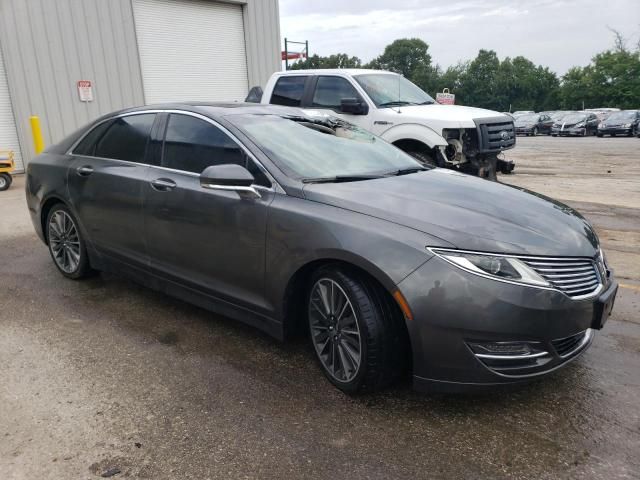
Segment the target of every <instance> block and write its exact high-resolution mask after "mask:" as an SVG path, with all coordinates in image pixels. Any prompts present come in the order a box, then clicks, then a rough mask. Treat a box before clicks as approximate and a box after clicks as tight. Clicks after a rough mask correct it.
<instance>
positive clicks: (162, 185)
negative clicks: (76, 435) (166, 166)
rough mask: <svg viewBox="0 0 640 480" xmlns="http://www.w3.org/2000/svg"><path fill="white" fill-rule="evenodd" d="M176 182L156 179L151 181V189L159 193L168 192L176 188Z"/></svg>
mask: <svg viewBox="0 0 640 480" xmlns="http://www.w3.org/2000/svg"><path fill="white" fill-rule="evenodd" d="M176 186H177V185H176V182H174V181H173V180H169V179H167V178H156V179H155V180H152V181H151V187H152V188H153V189H154V190H157V191H159V192H168V191H169V190H173V189H174V188H176Z"/></svg>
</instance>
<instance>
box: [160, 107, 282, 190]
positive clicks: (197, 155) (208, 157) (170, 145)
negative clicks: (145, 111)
mask: <svg viewBox="0 0 640 480" xmlns="http://www.w3.org/2000/svg"><path fill="white" fill-rule="evenodd" d="M229 163H232V164H236V165H241V166H243V167H245V168H247V170H249V171H250V172H251V173H252V174H253V176H254V178H255V179H256V182H255V183H256V184H258V185H264V186H271V182H269V180H268V178H267V177H266V175H265V174H264V173H263V172H262V170H260V168H259V167H258V166H257V165H256V164H255V163H254V162H253V161H252V160H251V159H250V158H249V157H248V156H247V155H246V154H245V153H244V151H243V150H242V148H240V146H239V145H238V144H237V143H236V142H235V141H234V140H233V139H232V138H231V137H229V136H228V135H227V134H226V133H224V132H223V131H222V130H220V129H219V128H218V127H216V126H215V125H212V124H210V123H209V122H205V121H204V120H201V119H199V118H194V117H191V116H188V115H178V114H172V115H171V116H170V117H169V124H168V125H167V133H166V135H165V140H164V153H163V156H162V165H163V166H164V167H167V168H173V169H175V170H185V171H187V172H192V173H202V171H203V170H204V169H205V168H207V167H210V166H212V165H224V164H229Z"/></svg>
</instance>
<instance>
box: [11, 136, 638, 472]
mask: <svg viewBox="0 0 640 480" xmlns="http://www.w3.org/2000/svg"><path fill="white" fill-rule="evenodd" d="M638 147H640V139H624V138H615V139H595V138H594V139H591V138H585V139H583V138H579V139H567V138H561V139H554V138H547V137H538V138H524V139H521V140H519V143H518V146H517V147H516V149H514V150H513V151H512V152H510V155H509V156H510V157H511V158H513V159H514V160H515V161H516V162H517V167H516V171H515V173H514V174H513V175H509V176H503V177H502V178H501V180H502V181H505V182H509V183H512V184H514V185H518V186H521V187H526V188H531V189H534V190H538V191H540V192H542V193H545V194H548V195H551V196H554V197H556V198H558V199H562V200H566V201H568V202H569V203H570V204H571V205H573V206H576V207H577V208H579V209H580V210H581V211H582V212H583V213H584V214H585V215H586V216H587V217H588V218H589V219H590V220H592V221H593V222H594V224H595V225H596V228H597V230H598V232H599V235H600V237H601V239H602V240H603V243H604V245H605V248H606V249H607V252H608V254H609V258H610V261H611V263H612V264H613V265H614V267H615V268H616V270H617V272H618V276H619V279H620V280H621V282H622V285H623V286H622V288H621V289H620V292H619V298H618V301H617V304H616V308H615V311H614V314H613V316H612V318H611V319H610V320H609V322H608V323H607V325H606V328H605V329H604V331H602V332H601V333H599V334H598V335H597V336H596V338H595V341H594V344H593V346H592V348H591V349H590V350H589V351H587V352H586V354H585V355H583V356H582V357H581V358H580V359H579V360H577V361H576V362H574V363H573V364H571V365H570V366H568V367H567V368H565V369H563V370H561V371H560V372H558V373H556V374H554V375H552V376H550V377H548V378H546V379H545V380H543V381H541V382H538V383H534V384H531V385H529V386H525V387H522V388H519V389H517V390H513V391H499V392H495V393H494V394H490V395H483V396H436V395H423V394H417V393H414V392H412V391H411V389H410V387H409V385H408V384H406V383H405V384H401V385H398V386H396V387H394V388H393V389H391V390H389V391H386V392H383V393H380V394H376V395H370V396H365V397H359V398H351V397H348V396H345V395H343V394H341V393H340V392H338V391H337V390H335V389H334V388H332V387H331V386H330V385H329V384H328V383H327V382H326V381H325V380H324V378H323V376H322V374H321V372H320V371H319V369H318V367H317V366H316V365H315V363H314V361H313V358H312V356H311V353H310V352H309V350H308V349H307V348H306V345H305V343H304V342H303V341H298V342H294V343H292V344H287V345H281V344H279V343H277V342H275V341H273V340H271V339H270V338H268V337H266V336H264V335H262V334H260V333H258V332H256V331H255V330H253V329H251V328H248V327H244V326H242V325H239V324H237V323H234V322H232V321H230V320H228V319H224V318H220V317H217V316H215V315H212V314H210V313H208V312H206V311H203V310H201V309H198V308H195V307H193V306H190V305H188V304H185V303H183V302H180V301H176V300H173V299H171V298H168V297H165V296H163V295H161V294H158V293H155V292H152V291H149V290H146V289H143V288H141V287H138V286H136V285H134V284H131V283H129V282H127V281H124V280H121V279H119V278H115V277H112V276H106V275H102V276H98V277H95V278H92V279H90V280H88V281H82V282H74V281H70V280H66V279H63V278H62V277H61V276H60V275H59V274H58V272H57V271H56V270H55V268H54V266H53V264H52V262H51V260H50V258H49V256H48V253H47V251H46V249H45V247H44V246H43V245H42V244H41V243H40V242H39V240H37V238H36V237H35V234H34V233H33V231H32V228H31V225H30V222H29V219H28V215H27V212H26V207H25V202H24V193H23V191H22V188H23V184H24V183H23V179H22V178H20V177H18V178H17V179H16V182H15V184H14V187H12V188H11V189H10V190H9V191H7V192H0V199H1V201H2V206H3V214H2V217H0V245H1V246H2V248H0V331H1V332H2V333H1V334H0V472H2V473H1V474H0V478H2V479H30V480H31V479H34V478H38V479H91V478H100V475H102V474H104V473H115V472H116V471H119V472H120V473H115V475H114V477H113V478H153V479H207V478H210V479H214V478H224V479H232V478H233V479H235V478H261V479H268V478H278V479H279V478H351V479H360V478H372V479H378V478H379V479H391V478H457V479H458V478H468V479H475V478H492V479H496V478H531V479H540V478H548V479H557V478H602V479H614V478H615V479H638V478H640V473H639V472H640V412H639V410H638V399H639V398H640V315H638V313H639V311H640V268H639V254H638V246H639V245H640V241H639V239H640V190H639V188H640V155H639V153H638V151H639V150H638ZM608 171H611V173H607V172H608Z"/></svg>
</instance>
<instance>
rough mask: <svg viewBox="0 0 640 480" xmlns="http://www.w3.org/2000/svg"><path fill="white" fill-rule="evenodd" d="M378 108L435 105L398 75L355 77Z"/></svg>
mask: <svg viewBox="0 0 640 480" xmlns="http://www.w3.org/2000/svg"><path fill="white" fill-rule="evenodd" d="M354 78H355V79H356V82H358V83H359V84H360V86H361V87H362V88H363V89H364V91H365V92H367V95H369V97H370V98H371V100H372V101H373V103H375V104H376V107H382V108H385V107H397V106H402V105H429V104H431V103H435V100H434V99H433V98H431V97H430V96H429V95H428V94H427V93H425V92H424V91H422V90H421V89H420V87H418V86H416V85H414V84H413V83H411V82H410V81H409V80H407V79H406V78H404V77H403V76H401V75H397V74H388V73H386V74H379V73H377V74H376V73H372V74H364V75H356V76H355V77H354Z"/></svg>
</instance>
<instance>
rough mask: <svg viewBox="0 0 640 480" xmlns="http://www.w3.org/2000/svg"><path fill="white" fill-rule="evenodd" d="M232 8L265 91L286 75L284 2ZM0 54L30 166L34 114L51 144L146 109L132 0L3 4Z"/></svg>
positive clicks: (259, 0)
mask: <svg viewBox="0 0 640 480" xmlns="http://www.w3.org/2000/svg"><path fill="white" fill-rule="evenodd" d="M176 1H178V0H176ZM187 1H188V0H187ZM228 1H229V3H240V4H242V5H243V21H244V26H245V48H246V55H247V69H248V72H247V74H248V79H249V85H250V86H253V85H263V86H264V84H265V83H266V81H267V79H268V78H269V76H270V75H271V74H272V73H273V72H275V71H278V70H280V68H281V67H280V65H281V63H280V25H279V8H278V0H245V1H241V0H228ZM0 48H2V52H3V54H4V62H5V69H6V71H7V80H8V83H9V90H10V93H11V98H12V104H13V111H14V115H15V118H16V126H17V131H18V137H19V140H20V144H21V147H22V149H21V150H22V156H23V158H24V160H25V161H29V159H30V158H32V157H33V142H32V139H31V131H30V127H29V116H30V115H39V116H40V117H41V119H42V127H43V133H44V136H45V142H46V143H47V144H48V145H49V144H51V143H55V142H57V141H59V140H60V139H62V138H64V137H65V136H66V135H68V134H69V133H71V132H72V131H73V130H75V129H76V128H78V127H80V126H82V125H84V124H86V123H87V122H89V121H91V120H93V119H94V118H96V117H98V116H99V115H102V114H104V113H108V112H110V111H113V110H117V109H120V108H125V107H128V106H133V105H140V104H143V103H144V95H143V86H142V76H141V72H140V61H139V54H138V46H137V40H136V35H135V27H134V16H133V10H132V4H131V0H0ZM78 80H91V82H92V83H93V93H94V98H95V100H94V101H93V102H89V103H82V102H80V100H79V98H78V92H77V87H76V82H77V81H78Z"/></svg>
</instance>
